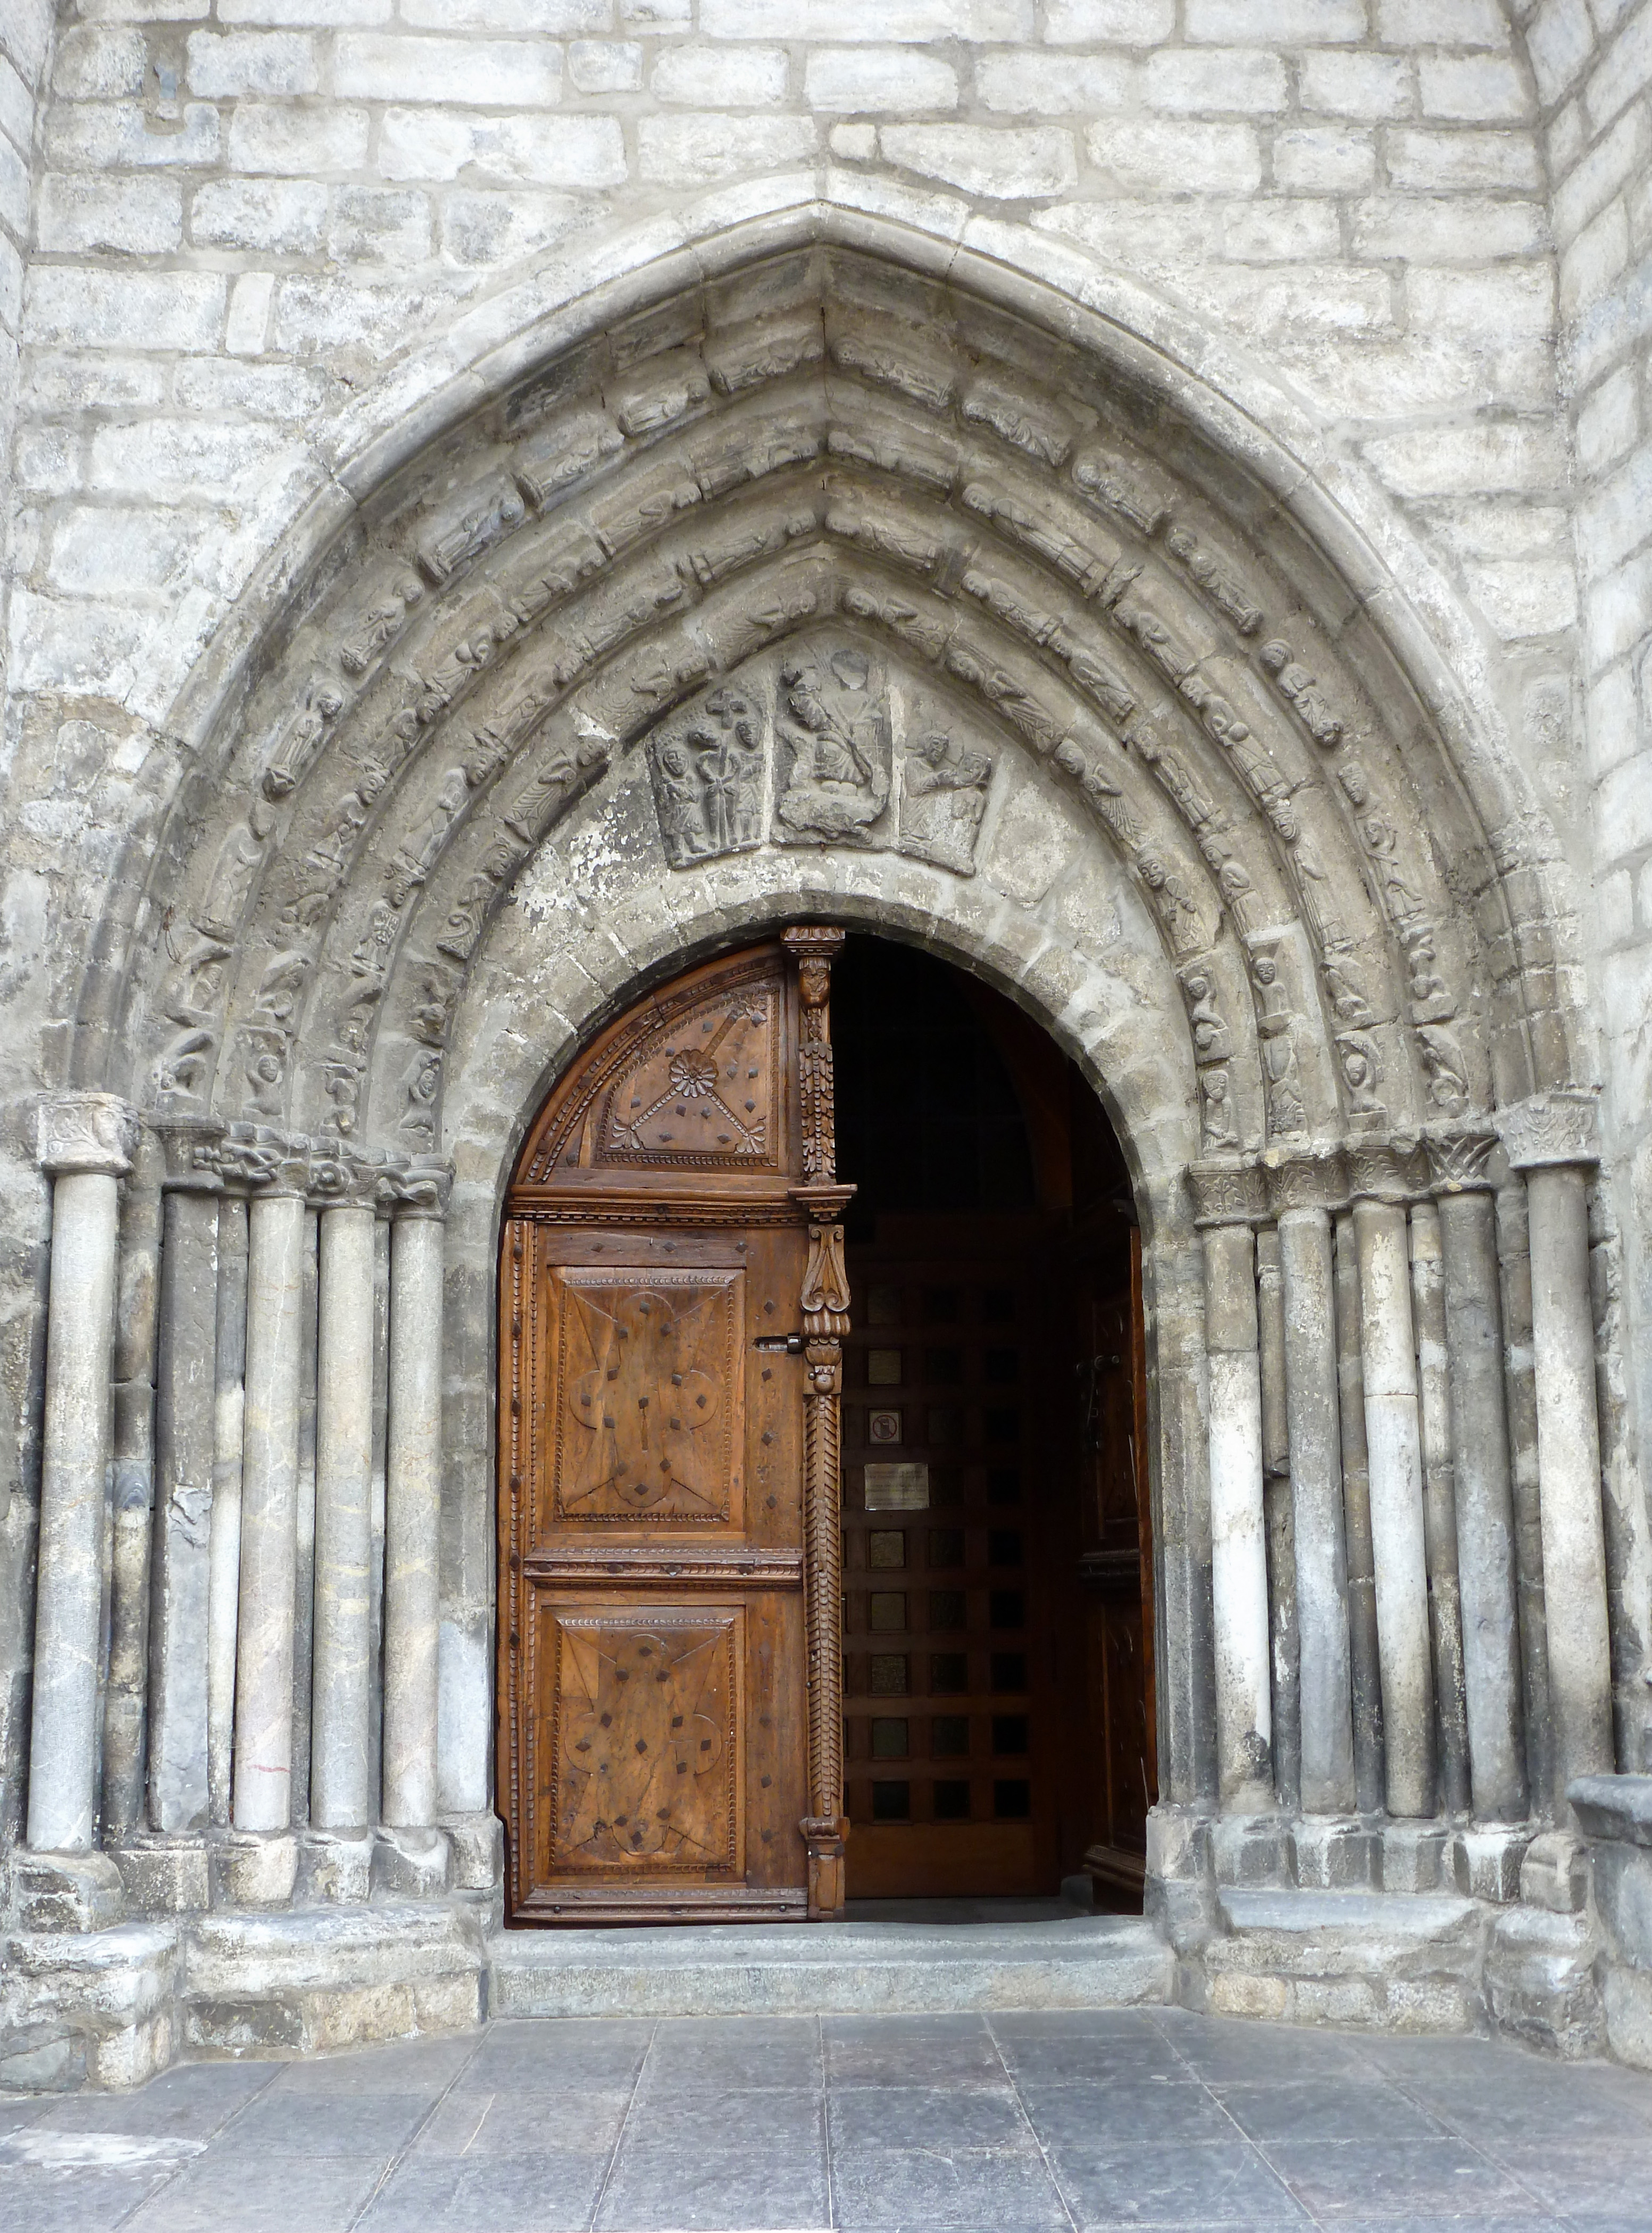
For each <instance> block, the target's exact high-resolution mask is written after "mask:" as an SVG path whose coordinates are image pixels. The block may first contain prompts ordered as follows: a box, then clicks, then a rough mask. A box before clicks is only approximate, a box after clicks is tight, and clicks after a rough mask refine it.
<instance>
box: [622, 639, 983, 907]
mask: <svg viewBox="0 0 1652 2233" xmlns="http://www.w3.org/2000/svg"><path fill="white" fill-rule="evenodd" d="M647 762H648V775H649V783H650V787H651V790H652V793H653V798H654V813H655V817H656V818H657V821H658V824H659V830H660V843H661V845H662V846H663V847H664V849H665V855H666V858H667V862H668V863H670V865H671V866H672V867H673V869H686V868H689V867H691V866H693V865H695V864H697V863H699V862H702V861H712V860H717V859H720V858H722V857H723V856H726V855H728V854H731V853H746V852H751V851H753V850H756V849H757V848H758V846H759V845H761V844H762V843H764V837H765V833H766V837H767V839H768V842H770V843H773V844H777V845H784V846H802V845H844V846H850V847H854V848H856V849H858V850H888V851H894V852H899V853H904V854H905V855H906V856H907V857H908V858H909V859H911V860H916V861H927V862H928V863H930V864H931V865H932V866H933V867H935V868H939V869H949V870H950V871H951V872H952V873H953V875H954V876H972V875H973V874H974V872H975V864H976V850H977V845H978V843H979V837H980V833H981V828H982V824H983V823H984V822H985V817H986V811H987V806H988V802H989V800H990V798H991V797H992V784H993V776H994V771H995V765H996V757H995V754H994V752H993V751H992V748H991V747H990V746H989V745H986V744H985V743H984V742H982V741H981V740H980V739H979V738H977V737H976V736H975V735H974V734H972V732H970V731H969V729H968V727H967V726H966V722H965V721H964V719H963V718H962V717H961V716H960V714H959V711H958V709H957V708H956V707H955V706H951V705H949V704H947V703H946V701H945V700H943V699H942V698H941V697H940V695H939V694H938V693H936V692H934V691H933V690H930V689H927V688H925V687H922V686H920V685H918V684H916V683H914V682H912V681H910V680H907V678H905V677H904V676H902V675H901V674H898V673H895V674H892V673H891V669H890V667H889V663H888V661H887V660H886V659H885V657H884V656H883V655H882V654H881V652H878V651H877V650H875V649H873V648H868V646H866V645H865V644H863V643H861V642H859V641H856V640H855V639H853V638H851V637H849V636H847V635H837V634H836V633H831V634H821V635H805V636H802V637H793V638H791V639H790V640H788V641H786V642H785V643H784V645H783V646H781V647H778V648H776V649H775V650H774V651H772V652H771V653H769V654H766V655H765V656H763V657H760V658H758V659H757V660H755V661H751V662H750V663H749V664H748V665H747V666H745V667H742V668H741V670H740V671H739V673H738V674H735V675H733V676H732V677H731V678H730V679H729V680H727V681H726V682H724V683H721V684H719V687H717V688H716V689H714V690H712V691H710V692H708V693H705V694H704V695H702V696H700V697H699V698H696V699H694V700H692V701H691V702H690V703H689V705H688V706H686V707H684V708H683V709H682V710H680V712H678V713H675V714H673V716H672V717H671V719H668V720H667V721H666V722H664V723H663V724H661V726H660V727H659V728H657V729H656V730H655V731H654V733H653V734H652V735H651V736H650V738H649V739H648V741H647Z"/></svg>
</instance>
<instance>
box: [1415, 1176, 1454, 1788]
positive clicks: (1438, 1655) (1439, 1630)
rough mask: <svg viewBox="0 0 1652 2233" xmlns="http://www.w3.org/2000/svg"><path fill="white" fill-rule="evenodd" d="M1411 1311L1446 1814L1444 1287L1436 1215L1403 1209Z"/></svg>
mask: <svg viewBox="0 0 1652 2233" xmlns="http://www.w3.org/2000/svg"><path fill="white" fill-rule="evenodd" d="M1411 1307H1412V1312H1413V1314H1414V1316H1415V1325H1416V1338H1417V1413H1418V1423H1419V1426H1420V1428H1421V1439H1422V1517H1423V1538H1424V1542H1425V1546H1426V1548H1427V1553H1428V1630H1429V1637H1430V1640H1431V1642H1432V1644H1433V1646H1434V1700H1435V1715H1436V1726H1437V1734H1438V1737H1439V1745H1440V1795H1441V1801H1442V1802H1443V1804H1444V1805H1445V1807H1447V1809H1448V1811H1449V1812H1451V1813H1454V1814H1458V1813H1463V1812H1464V1811H1465V1810H1466V1809H1467V1806H1468V1720H1467V1712H1466V1710H1465V1708H1464V1703H1463V1614H1462V1599H1461V1592H1460V1585H1459V1581H1458V1574H1457V1483H1456V1469H1455V1467H1454V1463H1453V1460H1452V1449H1451V1389H1450V1382H1449V1379H1448V1377H1447V1364H1446V1286H1445V1271H1444V1266H1443V1264H1442V1261H1441V1240H1440V1213H1439V1211H1438V1209H1437V1208H1435V1207H1434V1203H1433V1202H1431V1201H1420V1202H1417V1203H1415V1205H1414V1207H1413V1208H1412V1211H1411Z"/></svg>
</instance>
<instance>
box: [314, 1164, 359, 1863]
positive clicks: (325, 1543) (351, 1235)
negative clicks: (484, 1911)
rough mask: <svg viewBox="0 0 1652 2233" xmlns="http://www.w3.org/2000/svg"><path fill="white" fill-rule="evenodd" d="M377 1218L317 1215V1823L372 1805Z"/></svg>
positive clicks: (335, 1826)
mask: <svg viewBox="0 0 1652 2233" xmlns="http://www.w3.org/2000/svg"><path fill="white" fill-rule="evenodd" d="M375 1223H376V1219H375V1217H374V1211H373V1208H372V1206H371V1204H370V1203H369V1204H365V1205H363V1204H359V1203H354V1202H352V1203H341V1204H339V1205H338V1206H337V1207H336V1208H328V1209H324V1210H323V1211H322V1218H321V1294H320V1303H319V1310H318V1317H317V1329H318V1339H317V1344H316V1366H315V1374H316V1378H315V1646H314V1657H313V1661H312V1666H313V1670H314V1673H313V1687H312V1691H311V1697H312V1707H311V1717H310V1730H311V1735H310V1771H309V1776H310V1794H309V1814H310V1820H311V1821H312V1822H313V1823H315V1825H316V1826H318V1827H320V1828H322V1829H324V1830H343V1829H351V1828H365V1827H366V1826H367V1823H368V1822H370V1821H371V1820H372V1819H373V1816H374V1811H375V1810H374V1794H373V1792H372V1789H371V1787H370V1786H369V1783H368V1765H369V1746H368V1738H367V1722H368V1717H369V1714H370V1712H371V1708H372V1696H371V1692H370V1689H369V1675H370V1637H369V1626H368V1624H369V1619H370V1615H371V1611H372V1599H371V1575H370V1566H371V1558H372V1551H373V1231H374V1224H375Z"/></svg>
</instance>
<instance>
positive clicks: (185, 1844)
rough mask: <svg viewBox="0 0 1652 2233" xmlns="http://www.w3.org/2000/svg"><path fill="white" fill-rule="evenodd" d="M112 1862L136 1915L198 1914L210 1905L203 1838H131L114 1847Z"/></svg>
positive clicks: (210, 1877)
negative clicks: (123, 1843)
mask: <svg viewBox="0 0 1652 2233" xmlns="http://www.w3.org/2000/svg"><path fill="white" fill-rule="evenodd" d="M113 1859H114V1865H115V1866H116V1868H118V1869H119V1870H120V1881H121V1883H122V1884H123V1885H125V1886H126V1893H127V1904H128V1905H129V1906H130V1907H131V1908H132V1909H133V1911H134V1912H135V1913H137V1914H140V1915H198V1914H200V1913H202V1912H203V1911H205V1909H206V1908H209V1907H210V1906H211V1904H212V1873H211V1866H210V1865H209V1863H208V1859H207V1850H206V1842H205V1839H203V1838H189V1839H185V1838H134V1839H133V1840H132V1841H131V1842H130V1844H128V1845H125V1846H116V1847H115V1848H114V1855H113Z"/></svg>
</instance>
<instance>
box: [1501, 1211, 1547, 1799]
mask: <svg viewBox="0 0 1652 2233" xmlns="http://www.w3.org/2000/svg"><path fill="white" fill-rule="evenodd" d="M1497 1261H1498V1288H1499V1296H1500V1299H1501V1300H1502V1305H1503V1387H1504V1393H1505V1396H1506V1398H1507V1402H1508V1421H1509V1486H1510V1491H1511V1494H1512V1497H1513V1500H1514V1572H1515V1579H1516V1585H1517V1586H1518V1589H1519V1606H1520V1695H1521V1700H1522V1702H1523V1703H1524V1705H1525V1780H1526V1789H1527V1793H1528V1794H1529V1798H1530V1803H1531V1806H1532V1810H1533V1812H1534V1813H1538V1814H1540V1815H1545V1816H1552V1813H1553V1811H1554V1713H1553V1709H1552V1707H1551V1703H1550V1699H1549V1619H1548V1613H1547V1610H1546V1608H1545V1605H1544V1602H1543V1511H1542V1501H1541V1498H1540V1497H1539V1495H1538V1383H1537V1373H1536V1370H1535V1369H1534V1367H1533V1364H1532V1258H1531V1254H1530V1251H1529V1247H1528V1233H1527V1219H1526V1206H1525V1181H1524V1180H1523V1179H1522V1178H1521V1177H1520V1176H1519V1174H1518V1173H1515V1174H1513V1175H1511V1177H1510V1178H1509V1180H1508V1182H1507V1183H1506V1185H1504V1186H1500V1187H1499V1188H1498V1190H1497Z"/></svg>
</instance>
